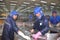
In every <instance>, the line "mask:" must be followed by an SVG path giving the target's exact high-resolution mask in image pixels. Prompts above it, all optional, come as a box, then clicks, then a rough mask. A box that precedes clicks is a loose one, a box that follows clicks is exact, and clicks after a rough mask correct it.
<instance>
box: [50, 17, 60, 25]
mask: <svg viewBox="0 0 60 40" xmlns="http://www.w3.org/2000/svg"><path fill="white" fill-rule="evenodd" d="M50 22H51V23H52V24H54V25H56V24H57V23H59V22H60V16H56V17H53V16H51V17H50Z"/></svg>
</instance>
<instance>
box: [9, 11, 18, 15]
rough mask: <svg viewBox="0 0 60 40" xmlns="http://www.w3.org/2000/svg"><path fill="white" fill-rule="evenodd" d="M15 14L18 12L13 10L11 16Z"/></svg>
mask: <svg viewBox="0 0 60 40" xmlns="http://www.w3.org/2000/svg"><path fill="white" fill-rule="evenodd" d="M13 15H18V12H17V11H16V10H13V11H11V12H10V16H13Z"/></svg>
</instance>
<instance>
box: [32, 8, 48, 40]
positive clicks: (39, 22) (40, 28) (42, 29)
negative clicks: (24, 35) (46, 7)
mask: <svg viewBox="0 0 60 40" xmlns="http://www.w3.org/2000/svg"><path fill="white" fill-rule="evenodd" d="M34 15H35V16H36V17H37V19H36V21H35V22H34V26H33V29H32V30H31V33H33V32H34V34H33V35H32V37H33V38H34V39H35V40H37V38H38V37H39V36H40V35H45V34H46V33H47V32H48V30H49V24H48V20H47V18H46V17H45V16H44V14H43V11H42V7H36V8H34Z"/></svg>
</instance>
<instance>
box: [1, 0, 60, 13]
mask: <svg viewBox="0 0 60 40" xmlns="http://www.w3.org/2000/svg"><path fill="white" fill-rule="evenodd" d="M35 6H41V7H43V10H53V9H56V10H60V0H0V11H1V12H10V11H12V10H14V9H15V10H17V11H19V12H21V13H23V12H29V13H30V12H33V8H34V7H35Z"/></svg>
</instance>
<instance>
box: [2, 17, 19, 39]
mask: <svg viewBox="0 0 60 40" xmlns="http://www.w3.org/2000/svg"><path fill="white" fill-rule="evenodd" d="M18 30H19V29H18V27H17V25H16V23H15V20H14V19H13V18H12V17H11V16H9V17H8V18H7V19H6V20H5V23H4V28H3V33H2V40H14V32H16V33H17V31H18Z"/></svg>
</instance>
